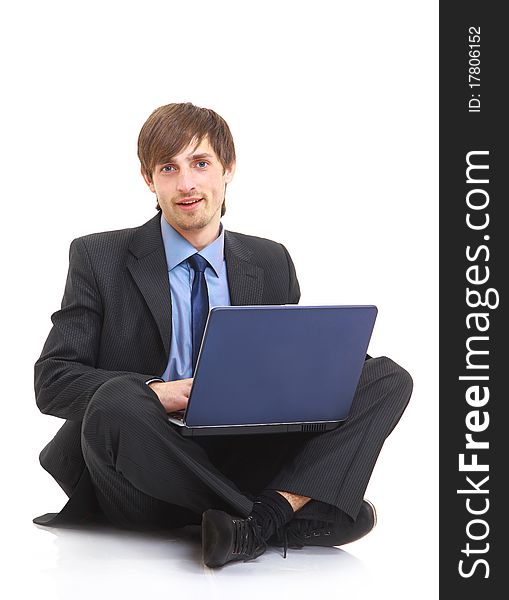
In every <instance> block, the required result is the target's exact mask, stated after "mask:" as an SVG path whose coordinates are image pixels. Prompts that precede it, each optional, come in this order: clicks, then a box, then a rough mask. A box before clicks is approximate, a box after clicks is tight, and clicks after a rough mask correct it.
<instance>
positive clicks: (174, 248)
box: [161, 213, 224, 277]
mask: <svg viewBox="0 0 509 600" xmlns="http://www.w3.org/2000/svg"><path fill="white" fill-rule="evenodd" d="M161 234H162V236H163V244H164V252H165V254H166V264H167V265H168V271H171V270H172V269H174V268H175V267H176V266H177V265H179V264H180V263H181V262H183V261H184V260H187V259H188V258H189V257H190V256H192V255H193V254H196V248H195V247H194V246H193V245H192V244H191V243H189V242H188V241H187V240H186V239H185V238H184V237H183V236H182V235H180V233H179V232H178V231H176V230H175V229H173V227H172V226H171V225H170V224H169V223H168V221H166V219H165V218H164V216H163V214H162V213H161ZM198 254H200V255H201V256H203V258H205V259H206V260H207V261H208V263H209V265H210V266H211V267H212V269H213V270H214V272H215V274H216V275H217V276H218V277H219V276H220V275H221V273H222V271H223V261H224V228H223V224H222V223H220V224H219V235H218V237H217V238H216V239H215V240H214V241H213V242H212V243H210V244H209V245H208V246H206V247H205V248H202V249H201V250H200V251H199V253H198Z"/></svg>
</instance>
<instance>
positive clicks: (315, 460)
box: [82, 357, 412, 529]
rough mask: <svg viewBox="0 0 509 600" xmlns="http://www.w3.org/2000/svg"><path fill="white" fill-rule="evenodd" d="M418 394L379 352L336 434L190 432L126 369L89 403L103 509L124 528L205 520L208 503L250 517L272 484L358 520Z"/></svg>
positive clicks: (88, 457)
mask: <svg viewBox="0 0 509 600" xmlns="http://www.w3.org/2000/svg"><path fill="white" fill-rule="evenodd" d="M411 392H412V379H411V377H410V375H409V374H408V373H407V371H405V370H404V369H403V368H402V367H400V366H399V365H397V364H396V363H395V362H393V361H392V360H390V359H389V358H387V357H379V358H370V359H368V360H366V362H365V364H364V368H363V371H362V374H361V377H360V380H359V385H358V387H357V391H356V394H355V398H354V401H353V404H352V408H351V411H350V414H349V417H348V419H347V420H346V421H345V422H344V423H343V424H341V425H340V426H339V427H337V428H336V429H334V430H332V431H328V432H324V433H284V434H259V435H236V436H230V435H228V436H217V437H216V436H213V437H208V438H205V437H204V438H187V437H183V436H182V435H181V434H180V433H179V431H178V427H177V426H175V425H172V424H171V423H169V422H168V419H167V415H166V413H165V411H164V408H163V406H162V405H161V403H160V402H159V399H158V397H157V395H156V394H155V393H154V392H153V391H152V390H151V389H150V388H149V387H148V386H147V385H146V384H145V383H143V382H141V381H140V380H139V379H135V378H133V377H130V376H129V375H120V376H118V377H115V378H113V379H111V380H109V381H107V382H106V383H104V384H103V385H101V386H100V387H99V388H98V389H97V391H96V392H95V394H94V396H93V397H92V399H91V401H90V403H89V405H88V408H87V410H86V413H85V417H84V419H83V426H82V449H83V455H84V458H85V463H86V466H87V468H88V470H89V472H90V477H91V480H92V483H93V485H94V488H95V492H96V496H97V499H98V502H99V505H100V507H101V509H102V511H103V512H104V514H105V516H106V518H107V519H108V520H109V521H110V522H112V523H114V524H115V525H118V526H121V527H128V528H141V529H145V528H165V527H167V528H171V527H178V526H183V525H186V524H198V523H200V520H201V514H202V513H203V511H205V510H207V509H209V508H218V509H221V510H225V511H227V512H230V513H233V514H237V515H239V516H242V517H246V516H247V515H249V513H250V512H251V509H252V505H253V504H252V498H253V494H256V493H257V492H259V491H261V490H263V489H276V490H281V491H288V492H292V493H294V494H299V495H303V496H308V497H310V498H312V499H313V500H314V501H316V503H317V505H318V504H322V503H325V504H327V505H332V506H335V507H337V508H339V509H340V510H343V511H344V512H346V513H347V514H348V515H350V516H351V517H352V518H353V519H355V518H356V516H357V513H358V511H359V509H360V506H361V503H362V499H363V497H364V492H365V490H366V487H367V485H368V482H369V479H370V477H371V473H372V471H373V468H374V466H375V463H376V460H377V458H378V456H379V453H380V450H381V449H382V446H383V443H384V441H385V439H386V438H387V436H388V435H389V433H390V432H391V431H392V429H393V428H394V426H395V425H396V423H397V422H398V420H399V419H400V417H401V415H402V413H403V411H404V410H405V408H406V406H407V403H408V401H409V399H410V395H411ZM312 508H313V502H310V503H309V504H308V505H307V507H306V510H307V511H308V512H309V511H312Z"/></svg>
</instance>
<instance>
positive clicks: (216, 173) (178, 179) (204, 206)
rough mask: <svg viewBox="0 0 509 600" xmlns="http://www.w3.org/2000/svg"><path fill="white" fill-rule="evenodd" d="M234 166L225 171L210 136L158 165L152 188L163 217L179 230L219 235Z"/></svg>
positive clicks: (150, 183)
mask: <svg viewBox="0 0 509 600" xmlns="http://www.w3.org/2000/svg"><path fill="white" fill-rule="evenodd" d="M234 171H235V165H232V166H231V167H230V168H228V169H226V170H224V169H223V165H222V164H221V162H220V160H219V159H218V157H217V156H216V153H215V152H214V150H213V149H212V146H211V145H210V143H209V141H208V138H204V139H203V140H202V141H201V142H200V143H199V144H198V145H196V141H192V142H191V143H190V144H189V146H187V148H184V150H183V151H182V152H181V153H180V154H178V155H177V156H174V157H173V159H172V160H171V161H170V162H168V163H165V164H161V165H156V167H155V169H154V172H153V174H152V181H150V180H149V179H148V178H147V176H146V174H143V176H144V178H145V181H146V183H147V185H148V186H149V188H150V189H151V190H152V191H153V192H154V193H155V194H156V195H157V199H158V201H159V206H160V207H161V209H162V211H163V215H164V218H165V219H166V221H168V223H169V224H170V225H172V227H174V228H175V229H176V230H177V231H180V232H189V233H191V232H196V233H197V232H199V231H204V232H205V231H206V232H210V233H211V235H217V231H218V230H219V221H220V219H221V205H222V204H223V200H224V195H225V187H226V184H227V183H230V181H231V180H232V178H233V173H234Z"/></svg>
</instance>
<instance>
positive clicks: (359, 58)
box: [0, 0, 438, 600]
mask: <svg viewBox="0 0 509 600" xmlns="http://www.w3.org/2000/svg"><path fill="white" fill-rule="evenodd" d="M2 6H3V8H2V9H1V13H0V50H1V55H2V62H3V67H2V75H1V77H2V89H3V92H2V96H1V102H2V109H1V112H0V119H1V132H2V133H1V139H2V144H1V152H2V157H1V159H2V167H3V169H2V171H3V177H2V182H1V186H2V196H1V197H2V204H1V206H2V230H1V231H2V235H1V236H0V244H1V252H2V258H3V260H2V273H1V280H2V300H3V303H2V310H1V318H2V340H3V343H2V345H1V352H2V357H1V361H0V364H1V365H2V382H3V389H4V392H3V399H2V400H3V405H4V408H3V411H2V418H1V419H0V428H1V429H0V433H1V437H0V443H1V461H2V466H1V473H2V494H1V496H2V514H3V525H2V536H1V539H2V547H3V550H4V551H5V550H7V554H8V559H7V562H5V559H3V564H2V567H5V568H6V573H7V575H8V576H7V577H3V579H2V584H1V585H2V586H11V585H12V586H13V587H11V590H10V592H9V593H8V595H7V596H5V595H4V597H9V598H21V597H23V598H25V597H28V595H29V594H30V593H34V594H35V593H36V594H37V598H38V599H39V600H45V599H46V598H57V597H58V598H68V597H70V596H71V594H72V595H73V596H74V597H75V598H81V597H83V598H85V597H90V596H93V595H95V596H96V597H97V598H102V597H103V593H104V597H106V596H107V594H106V593H105V590H116V592H117V593H118V594H119V597H123V598H129V597H131V596H130V594H134V595H136V596H139V594H140V590H142V592H143V591H147V592H148V591H151V592H152V593H155V594H156V595H157V594H159V593H165V594H166V593H171V589H172V586H174V585H175V579H177V578H178V579H179V580H181V578H180V577H179V569H180V570H181V571H183V572H184V576H185V577H187V580H188V581H192V585H191V587H190V588H188V591H187V593H186V595H187V596H188V597H194V596H193V594H196V596H203V595H204V594H208V595H209V596H211V597H230V592H231V595H232V596H233V594H234V590H236V591H235V594H238V593H242V595H249V593H252V594H258V595H259V594H261V595H262V596H265V597H267V595H268V597H272V595H273V596H274V597H275V596H276V595H282V596H283V597H286V596H288V597H292V598H293V597H301V595H302V596H304V595H306V596H309V595H310V593H315V592H318V591H330V592H331V593H334V594H336V593H342V594H344V597H349V598H353V597H355V598H357V597H358V598H366V597H371V596H375V595H376V597H377V598H379V599H384V598H391V599H394V600H396V599H397V598H408V597H412V598H414V599H421V598H422V599H426V600H428V599H429V598H433V597H437V596H438V592H437V579H438V564H437V558H438V544H437V541H438V511H437V492H438V460H437V459H438V435H437V429H438V427H437V426H438V417H437V411H438V395H437V376H438V365H437V363H438V336H437V329H438V310H437V296H438V190H437V187H438V94H437V91H438V90H437V88H438V64H437V63H438V2H423V1H420V2H405V1H394V0H387V1H385V2H378V1H375V0H366V1H364V2H357V3H356V2H346V1H341V2H339V1H336V2H333V1H330V2H327V1H325V0H315V1H314V2H302V1H300V0H292V1H287V0H279V1H276V0H272V1H271V2H268V1H260V0H258V2H256V3H244V2H234V1H228V0H215V1H214V2H212V1H209V2H204V1H201V0H197V1H194V2H189V3H186V2H183V1H181V2H172V1H166V2H162V1H161V2H159V1H156V0H145V1H144V2H141V1H140V2H129V1H127V0H124V1H123V2H114V1H110V2H106V1H103V2H98V1H96V0H92V1H89V2H87V3H77V2H69V1H68V2H64V1H56V0H46V1H45V2H36V1H31V2H30V1H22V0H21V1H19V2H17V3H11V5H10V6H8V7H5V5H2ZM179 101H191V102H193V103H195V104H197V105H199V106H205V107H210V108H213V109H214V110H216V111H217V112H218V113H219V114H221V115H222V116H223V117H224V118H225V119H226V120H227V121H228V123H229V125H230V128H231V130H232V133H233V136H234V138H235V141H236V148H237V159H238V164H237V173H236V176H235V180H234V181H233V183H232V184H231V185H230V186H229V188H228V195H227V207H228V209H227V214H226V216H225V218H224V219H223V223H224V225H225V227H226V228H227V229H231V230H233V231H240V232H243V233H248V234H253V235H258V236H262V237H268V238H272V239H275V240H277V241H280V242H282V243H284V244H285V246H286V247H287V248H288V250H289V251H290V253H291V255H292V257H293V260H294V262H295V265H296V267H297V274H298V277H299V280H300V284H301V290H302V298H301V304H336V303H337V304H350V303H362V304H364V303H369V304H371V303H373V304H376V305H377V306H378V308H379V315H378V319H377V323H376V326H375V332H374V335H373V338H372V342H371V346H370V354H372V355H384V354H385V355H388V356H390V357H391V358H393V359H394V360H395V361H397V362H399V363H400V364H401V365H402V366H404V367H405V368H406V369H407V370H408V371H410V373H411V374H412V376H413V378H414V384H415V388H414V394H413V398H412V401H411V404H410V405H409V408H408V409H407V411H406V413H405V414H404V416H403V418H402V420H401V422H400V424H399V425H398V428H397V429H396V430H395V431H394V433H393V434H392V435H391V436H390V438H389V439H388V441H387V442H386V445H385V447H384V449H383V450H382V453H381V455H380V459H379V461H378V463H377V465H376V468H375V471H374V474H373V477H372V479H371V482H370V485H369V488H368V491H367V494H366V496H367V497H368V498H369V499H370V500H372V501H373V502H374V504H375V505H376V506H377V508H378V516H379V523H378V526H377V528H376V529H375V530H374V531H373V533H372V534H370V535H369V536H367V537H366V538H364V539H363V540H362V541H359V542H357V543H355V544H352V545H351V546H348V547H345V551H346V552H344V553H342V552H340V551H334V550H331V551H327V550H326V551H322V550H321V549H320V550H318V549H315V551H308V552H307V553H306V551H300V553H299V552H294V553H293V554H292V553H291V554H290V556H289V558H288V559H287V560H286V561H283V559H281V558H280V557H279V555H278V554H276V553H275V552H274V551H272V553H269V554H268V555H264V556H263V557H262V558H261V559H259V561H257V563H260V564H257V563H256V564H255V563H249V564H246V565H240V564H237V565H232V566H230V567H227V568H225V569H223V570H222V571H221V572H220V573H215V574H214V575H213V576H212V575H211V573H210V572H208V570H205V571H204V570H203V569H202V568H201V567H200V566H199V554H196V552H195V550H192V551H191V555H190V557H188V560H187V561H186V560H183V559H182V561H181V562H179V558H178V557H179V554H178V553H179V548H180V549H182V548H184V550H182V551H187V552H188V553H189V552H190V550H189V548H191V549H193V548H195V546H193V543H192V542H191V543H190V546H189V544H188V545H186V542H185V541H183V542H182V544H181V545H179V543H178V540H177V542H173V543H172V542H171V540H164V539H159V538H157V536H156V537H150V536H148V537H136V536H131V537H129V536H127V537H126V536H123V535H121V534H115V533H112V534H111V535H110V536H106V535H105V536H101V535H98V536H95V537H93V536H92V537H89V536H87V534H86V533H85V532H77V533H76V532H65V531H55V530H53V531H50V530H44V529H42V528H37V527H36V526H35V525H33V524H32V523H31V519H32V517H34V516H36V515H37V514H41V513H44V512H48V511H54V510H57V509H59V508H60V507H61V506H62V505H63V503H64V501H65V496H64V494H63V492H62V491H61V490H60V489H59V488H58V486H57V484H55V483H54V482H53V480H52V479H51V477H50V476H49V475H48V474H47V473H45V472H44V471H43V470H42V469H41V468H40V467H39V465H38V453H39V451H40V449H41V448H42V447H43V446H44V445H45V444H46V443H47V441H48V440H49V439H51V437H52V435H53V434H54V432H55V431H56V430H57V428H58V427H59V425H60V422H59V421H58V420H57V419H55V418H52V417H48V416H43V415H41V414H40V413H39V412H38V410H37V408H36V406H35V401H34V393H33V383H32V378H33V375H32V373H33V363H34V362H35V360H36V359H37V358H38V355H39V353H40V351H41V349H42V345H43V343H44V340H45V338H46V336H47V334H48V332H49V328H50V319H49V317H50V315H51V313H52V312H54V311H55V310H57V309H58V307H59V305H60V300H61V297H62V292H63V288H64V281H65V275H66V271H67V252H68V246H69V243H70V242H71V240H72V239H73V238H75V237H77V236H80V235H83V234H86V233H91V232H93V231H104V230H108V229H118V228H123V227H130V226H136V225H139V224H141V223H143V222H145V221H147V220H148V219H149V218H150V217H151V216H152V215H153V214H154V204H155V202H154V197H153V195H152V194H151V193H150V192H149V191H148V189H146V187H145V184H144V182H143V181H142V179H141V176H140V175H139V163H138V160H137V156H136V141H137V135H138V132H139V129H140V128H141V126H142V124H143V122H144V121H145V119H146V118H147V117H148V115H149V114H150V112H151V111H152V110H153V109H155V108H156V107H158V106H160V105H162V104H167V103H169V102H179ZM195 545H196V544H195ZM186 549H187V550H186ZM193 552H194V554H193ZM134 573H135V574H136V575H134ZM269 576H270V577H269ZM99 582H101V583H99ZM232 582H233V583H232ZM238 585H240V587H235V586H238ZM154 586H155V587H154ZM264 586H265V587H264ZM101 590H102V592H101ZM142 592H141V593H142ZM108 594H109V592H108Z"/></svg>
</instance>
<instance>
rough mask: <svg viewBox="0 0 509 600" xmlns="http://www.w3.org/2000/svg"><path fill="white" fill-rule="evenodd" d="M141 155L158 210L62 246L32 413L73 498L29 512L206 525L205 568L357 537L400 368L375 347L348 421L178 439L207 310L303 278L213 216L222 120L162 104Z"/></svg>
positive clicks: (287, 289)
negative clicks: (50, 432) (128, 225)
mask: <svg viewBox="0 0 509 600" xmlns="http://www.w3.org/2000/svg"><path fill="white" fill-rule="evenodd" d="M138 155H139V158H140V162H141V172H142V175H143V178H144V180H145V182H146V183H147V185H148V187H149V189H150V190H151V191H152V192H153V193H154V194H155V195H156V198H157V208H158V211H159V212H158V214H157V215H156V216H155V217H154V218H152V219H151V220H150V221H148V222H147V223H145V224H144V225H142V226H141V227H137V228H134V229H127V230H120V231H112V232H106V233H100V234H93V235H89V236H85V237H83V238H79V239H76V240H74V241H73V242H72V244H71V250H70V266H69V272H68V277H67V283H66V287H65V292H64V298H63V301H62V308H61V310H59V311H57V312H56V313H55V314H54V315H53V317H52V321H53V328H52V329H51V332H50V334H49V336H48V339H47V341H46V344H45V346H44V348H43V351H42V354H41V357H40V358H39V360H38V361H37V363H36V365H35V390H36V398H37V404H38V406H39V408H40V410H41V411H42V412H43V413H47V414H51V415H54V416H57V417H60V418H63V419H66V422H65V424H64V425H63V427H62V428H61V429H60V430H59V432H58V433H57V435H56V436H55V438H54V439H53V440H52V441H51V442H50V443H49V444H48V445H47V446H46V448H44V450H43V451H42V452H41V456H40V459H41V464H42V465H43V467H44V468H46V469H47V470H48V471H49V472H50V473H51V474H52V475H53V476H54V477H55V479H56V480H57V481H58V483H59V484H60V485H61V486H62V488H63V489H64V490H65V491H66V493H67V494H68V495H69V496H70V499H69V501H68V503H67V505H66V506H65V507H64V509H63V511H62V512H61V513H60V514H59V515H51V514H50V515H44V516H42V517H39V518H38V519H35V522H36V523H39V524H45V525H54V524H58V523H62V521H65V520H66V519H68V518H70V517H76V516H80V517H82V518H86V516H87V515H90V514H91V513H94V512H99V513H101V514H102V515H104V516H105V518H106V519H107V520H108V521H110V522H112V523H114V524H116V525H119V526H122V527H133V528H148V527H151V528H154V527H155V528H162V527H179V526H183V525H186V524H192V523H194V524H199V523H201V526H202V545H203V560H204V562H205V564H206V565H208V566H210V567H218V566H222V565H224V564H226V563H227V562H230V561H234V560H241V559H242V560H250V559H253V558H256V557H257V556H259V555H260V554H261V553H262V552H263V551H264V550H265V548H266V547H267V544H275V545H281V546H283V545H284V546H285V552H286V547H287V546H288V545H289V546H290V547H301V546H303V545H306V544H314V545H324V546H333V545H342V544H346V543H348V542H351V541H353V540H356V539H359V538H360V537H362V536H363V535H365V534H366V533H368V532H369V531H370V530H371V529H372V528H373V526H374V524H375V519H376V516H375V511H374V508H373V507H372V505H371V504H370V503H369V502H367V501H365V500H363V495H364V491H365V489H366V486H367V484H368V481H369V478H370V475H371V472H372V470H373V467H374V465H375V462H376V459H377V457H378V454H379V452H380V449H381V447H382V445H383V443H384V440H385V438H386V437H387V435H388V434H389V433H390V431H391V430H392V429H393V427H394V426H395V424H396V423H397V421H398V420H399V418H400V416H401V414H402V413H403V411H404V409H405V407H406V405H407V403H408V400H409V398H410V394H411V389H412V381H411V378H410V376H409V375H408V373H407V372H406V371H405V370H403V369H402V368H401V367H399V366H398V365H396V364H395V363H394V362H392V361H391V360H390V359H388V358H385V357H382V358H370V357H368V358H367V360H366V362H365V365H364V369H363V372H362V375H361V379H360V382H359V386H358V389H357V393H356V396H355V399H354V402H353V406H352V409H351V413H350V415H349V418H348V420H347V421H346V422H345V423H344V424H343V425H341V426H340V427H339V428H337V429H335V430H333V431H329V432H327V433H322V434H285V435H279V434H270V435H245V436H232V437H230V436H225V437H221V436H219V437H215V436H214V438H202V439H197V440H196V439H189V438H185V437H182V436H181V435H180V434H179V432H178V431H177V428H176V427H174V426H173V425H172V424H170V423H169V422H168V419H167V413H170V412H174V411H176V410H180V409H183V408H185V406H186V404H187V400H188V397H189V392H190V388H191V383H192V373H193V367H194V363H195V361H196V354H197V348H198V347H199V343H200V339H201V334H202V332H203V324H204V319H205V316H206V314H207V311H208V309H209V308H210V307H212V306H216V305H230V304H232V305H250V304H289V303H294V304H296V303H297V302H298V301H299V297H300V291H299V284H298V281H297V277H296V273H295V268H294V265H293V263H292V260H291V258H290V256H289V254H288V252H287V250H286V249H285V247H284V246H282V245H281V244H278V243H275V242H272V241H270V240H265V239H261V238H257V237H253V236H247V235H242V234H238V233H233V232H229V231H225V230H224V229H223V227H222V224H221V222H220V219H221V216H222V215H223V214H224V212H225V192H226V187H227V185H228V183H230V181H231V180H232V178H233V175H234V172H235V160H236V159H235V148H234V144H233V139H232V136H231V133H230V130H229V128H228V125H227V124H226V122H225V121H224V120H223V119H222V118H221V117H220V116H219V115H217V114H216V113H215V112H214V111H212V110H208V109H204V108H198V107H195V106H193V105H192V104H190V103H185V104H169V105H167V106H162V107H160V108H158V109H157V110H155V111H154V112H153V113H152V114H151V115H150V117H149V118H148V120H147V121H146V123H145V124H144V125H143V127H142V130H141V132H140V136H139V140H138ZM317 387H319V382H317Z"/></svg>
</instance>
